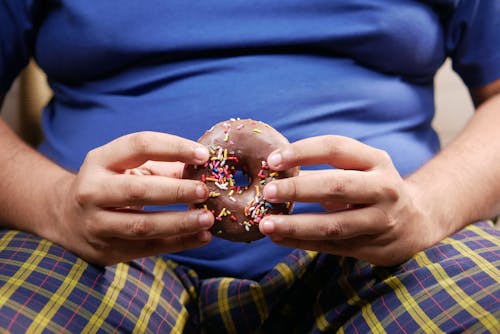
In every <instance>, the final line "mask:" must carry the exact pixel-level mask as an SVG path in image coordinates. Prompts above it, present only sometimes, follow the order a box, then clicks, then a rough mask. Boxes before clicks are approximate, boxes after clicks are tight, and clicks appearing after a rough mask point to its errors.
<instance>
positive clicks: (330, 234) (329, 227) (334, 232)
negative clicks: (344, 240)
mask: <svg viewBox="0 0 500 334" xmlns="http://www.w3.org/2000/svg"><path fill="white" fill-rule="evenodd" d="M322 233H323V235H324V236H325V237H326V239H337V238H339V237H341V236H342V235H343V229H342V224H341V223H340V222H338V221H330V222H329V223H328V224H326V225H323V227H322Z"/></svg>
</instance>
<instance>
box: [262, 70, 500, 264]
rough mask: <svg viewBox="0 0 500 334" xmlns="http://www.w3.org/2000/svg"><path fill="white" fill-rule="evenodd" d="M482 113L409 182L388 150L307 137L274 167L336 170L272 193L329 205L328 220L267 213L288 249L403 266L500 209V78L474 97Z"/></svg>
mask: <svg viewBox="0 0 500 334" xmlns="http://www.w3.org/2000/svg"><path fill="white" fill-rule="evenodd" d="M472 95H473V97H474V100H475V101H476V104H477V105H478V108H477V111H476V113H475V114H474V116H473V117H472V119H471V120H470V121H469V123H468V125H467V126H466V128H465V129H464V130H463V131H462V133H461V134H460V135H459V136H458V137H457V138H456V139H455V141H454V142H453V143H452V144H450V145H449V146H448V147H446V148H445V149H444V150H443V151H442V152H440V153H439V154H438V155H437V156H436V157H435V158H434V159H432V160H431V161H430V162H428V163H427V164H426V165H424V166H423V167H422V168H421V169H419V170H418V171H417V172H415V173H414V174H413V175H410V176H409V177H408V178H406V179H403V178H402V177H401V176H400V175H399V174H398V172H397V171H396V169H395V168H394V166H393V164H392V162H391V159H390V157H389V156H388V155H387V154H386V153H385V152H383V151H380V150H378V149H375V148H372V147H369V146H367V145H365V144H362V143H360V142H357V141H355V140H353V139H350V138H345V137H339V136H324V137H316V138H308V139H304V140H301V141H298V142H295V143H292V144H290V145H288V147H286V148H283V149H280V150H277V151H275V152H273V153H271V154H270V155H269V157H268V162H269V165H270V167H271V168H273V169H278V170H281V169H285V168H290V167H293V166H296V165H312V164H318V163H328V164H330V165H332V166H335V167H337V168H340V169H339V170H324V171H320V172H315V173H308V174H305V173H302V174H301V175H300V176H298V177H295V178H289V179H285V180H278V181H275V182H272V183H270V184H268V185H267V186H266V187H265V188H264V196H265V198H266V199H267V200H268V201H270V202H275V201H277V202H280V201H284V200H289V201H303V202H320V203H322V204H323V206H324V207H325V208H326V209H327V211H328V213H326V214H314V213H311V214H301V215H292V216H268V217H266V218H264V220H263V221H262V222H261V224H260V230H261V232H262V233H263V234H265V235H267V236H269V237H270V238H271V239H272V240H273V241H275V242H276V243H278V244H281V245H284V246H291V247H298V248H305V249H310V250H317V251H321V252H325V253H331V254H338V255H346V256H352V257H356V258H360V259H364V260H366V261H368V262H370V263H373V264H377V265H384V266H390V265H396V264H399V263H401V262H403V261H405V260H407V259H408V258H409V257H411V256H412V255H413V254H415V253H417V252H418V251H420V250H423V249H425V248H427V247H430V246H432V245H434V244H436V243H437V242H439V241H440V240H442V239H443V238H445V237H447V236H448V235H450V234H452V233H453V232H455V231H457V230H459V229H460V228H462V227H464V226H465V225H467V224H469V223H470V222H473V221H476V220H480V219H487V218H491V217H494V216H495V215H497V214H498V213H499V212H500V163H499V162H498V157H499V156H500V131H498V125H499V124H500V80H497V81H496V82H494V83H492V84H490V85H488V86H485V87H482V88H477V89H474V90H473V91H472Z"/></svg>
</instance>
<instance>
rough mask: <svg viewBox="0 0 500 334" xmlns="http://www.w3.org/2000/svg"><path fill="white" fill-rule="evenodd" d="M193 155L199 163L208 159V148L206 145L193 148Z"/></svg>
mask: <svg viewBox="0 0 500 334" xmlns="http://www.w3.org/2000/svg"><path fill="white" fill-rule="evenodd" d="M194 157H195V158H196V160H198V162H199V163H203V162H206V161H207V160H208V149H207V148H206V147H197V148H195V149H194Z"/></svg>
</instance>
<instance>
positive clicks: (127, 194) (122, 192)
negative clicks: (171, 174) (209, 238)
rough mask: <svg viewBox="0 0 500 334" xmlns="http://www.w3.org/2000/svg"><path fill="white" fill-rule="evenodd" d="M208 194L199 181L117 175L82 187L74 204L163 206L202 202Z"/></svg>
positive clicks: (113, 206) (114, 206)
mask: <svg viewBox="0 0 500 334" xmlns="http://www.w3.org/2000/svg"><path fill="white" fill-rule="evenodd" d="M208 193H209V190H208V188H207V186H206V185H205V184H204V183H203V182H200V181H195V180H179V179H172V178H168V177H163V176H155V175H148V176H139V175H124V174H120V175H112V176H108V177H103V178H96V179H95V182H93V183H87V184H85V186H81V187H80V189H79V190H78V194H77V201H78V202H79V203H80V204H83V205H84V204H86V203H92V204H94V205H97V206H100V207H110V208H116V207H125V206H143V205H166V204H173V203H196V202H203V201H204V200H206V199H207V198H208Z"/></svg>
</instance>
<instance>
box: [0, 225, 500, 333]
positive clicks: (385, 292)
mask: <svg viewBox="0 0 500 334" xmlns="http://www.w3.org/2000/svg"><path fill="white" fill-rule="evenodd" d="M499 319H500V232H499V231H498V230H497V229H496V228H495V227H493V226H492V225H491V224H489V223H487V222H481V223H477V224H474V225H471V226H469V227H467V228H466V229H464V230H462V231H460V232H459V233H456V234H455V235H453V236H451V237H450V238H447V239H445V240H443V242H441V243H440V244H438V245H436V246H435V247H432V248H430V249H428V250H426V251H425V252H421V253H418V254H417V255H416V256H415V257H414V258H412V259H411V260H409V261H407V262H406V263H404V264H402V265H400V266H396V267H393V268H380V267H373V266H371V265H369V264H367V263H364V262H361V261H357V260H355V259H351V258H341V257H335V256H329V255H325V254H318V253H314V252H306V251H302V250H295V251H293V252H291V253H290V255H289V256H288V257H287V258H285V259H284V260H283V261H282V262H281V263H279V264H278V265H277V266H276V267H275V268H274V269H273V270H271V271H270V272H269V273H268V274H267V275H266V276H264V277H262V278H261V279H260V280H258V281H254V280H245V279H235V278H229V277H221V278H211V279H200V278H199V277H198V275H197V274H196V272H194V271H193V270H192V269H190V268H187V267H185V266H182V265H179V264H176V263H174V262H172V261H169V260H164V259H163V258H161V257H158V258H145V259H140V260H137V261H133V262H131V263H128V264H119V265H117V266H113V267H107V268H98V267H95V266H92V265H89V264H87V263H86V262H84V261H82V260H80V259H79V258H77V257H75V256H74V255H73V254H71V253H68V252H66V251H65V250H64V249H62V248H60V247H59V246H57V245H54V244H52V243H50V242H48V241H46V240H42V239H40V238H37V237H35V236H33V235H29V234H26V233H22V232H18V231H7V230H4V231H1V232H0V332H7V333H325V332H328V333H331V332H339V333H368V332H374V333H416V332H421V333H450V332H470V333H500V323H499Z"/></svg>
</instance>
